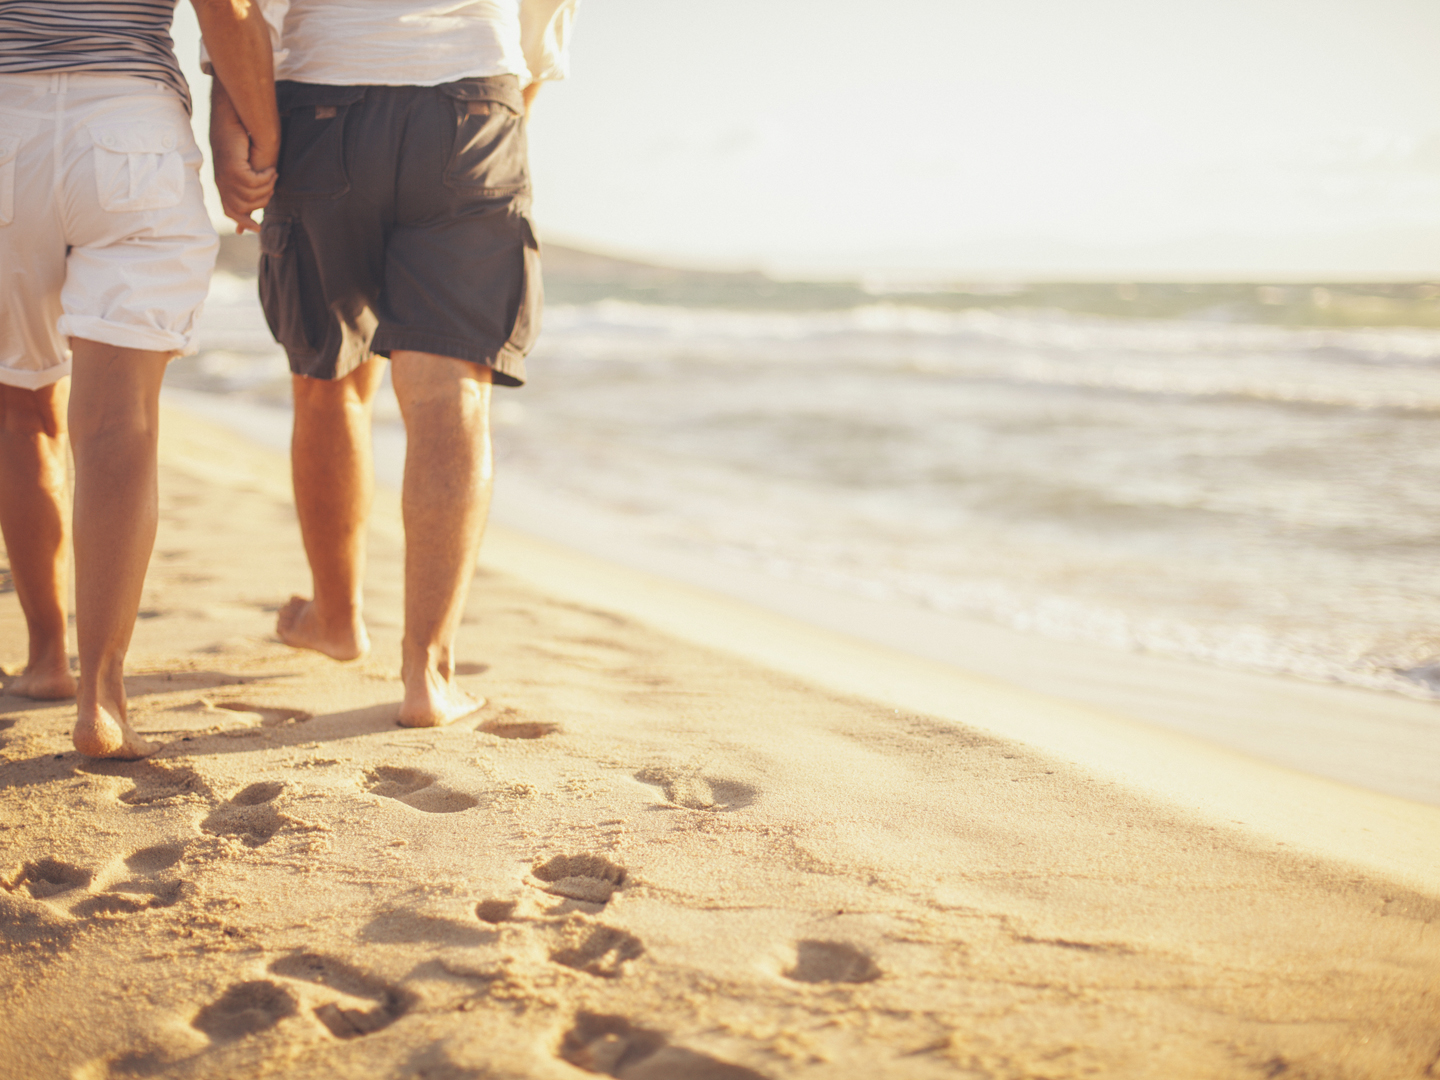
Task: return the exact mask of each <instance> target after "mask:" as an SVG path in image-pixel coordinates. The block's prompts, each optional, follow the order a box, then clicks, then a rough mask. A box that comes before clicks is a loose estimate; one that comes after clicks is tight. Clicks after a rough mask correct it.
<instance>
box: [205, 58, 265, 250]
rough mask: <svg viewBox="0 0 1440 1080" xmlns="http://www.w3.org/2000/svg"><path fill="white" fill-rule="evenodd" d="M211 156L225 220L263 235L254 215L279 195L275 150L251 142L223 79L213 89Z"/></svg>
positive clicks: (237, 227)
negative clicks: (277, 191) (276, 184)
mask: <svg viewBox="0 0 1440 1080" xmlns="http://www.w3.org/2000/svg"><path fill="white" fill-rule="evenodd" d="M210 154H211V157H212V158H213V161H214V166H215V186H216V187H217V188H219V189H220V204H221V205H222V206H223V207H224V208H225V216H226V217H228V218H229V219H230V220H231V221H233V222H235V231H236V232H237V233H243V232H246V231H247V230H248V231H252V232H259V231H260V226H259V225H258V224H256V222H255V219H254V218H252V217H251V216H250V215H251V214H252V213H254V212H255V211H256V210H263V209H264V208H265V206H266V204H267V203H269V202H270V196H271V195H272V194H273V193H274V191H275V157H276V153H275V149H274V148H273V147H260V146H257V145H256V144H255V143H254V142H253V141H252V140H251V138H250V133H249V132H247V131H246V130H245V125H244V124H242V123H241V122H240V114H239V113H237V112H236V111H235V106H234V104H233V103H232V102H231V100H230V95H229V94H227V93H226V92H225V87H224V86H222V85H221V84H220V80H219V79H216V80H215V81H214V82H213V83H212V84H211V87H210Z"/></svg>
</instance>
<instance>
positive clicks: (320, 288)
mask: <svg viewBox="0 0 1440 1080" xmlns="http://www.w3.org/2000/svg"><path fill="white" fill-rule="evenodd" d="M276 91H277V96H278V99H279V105H280V115H281V123H282V125H283V138H282V142H281V149H280V164H279V179H278V181H277V183H276V188H275V195H274V198H273V199H272V200H271V202H270V205H269V206H268V207H267V208H266V210H265V220H264V223H263V225H262V227H261V233H260V248H261V257H260V299H261V302H262V303H263V305H264V308H265V317H266V319H267V320H268V321H269V323H270V329H271V331H272V332H273V333H274V335H275V339H276V340H277V341H279V342H280V344H281V345H283V346H284V347H285V351H286V353H287V354H288V356H289V358H290V368H291V370H292V371H293V372H295V373H296V374H297V375H305V376H309V377H311V378H316V379H338V378H343V377H344V376H346V375H348V374H349V373H350V372H351V371H353V370H355V368H356V367H357V366H358V365H360V364H361V363H363V362H365V361H366V360H368V359H370V357H371V356H372V355H379V356H387V357H388V356H390V355H391V354H392V353H393V352H394V351H396V350H413V351H416V352H427V353H434V354H438V355H440V356H451V357H455V358H457V359H460V360H468V361H472V362H474V363H477V364H484V365H486V366H488V367H490V368H491V369H492V371H493V378H494V381H495V382H497V383H499V384H501V385H509V386H519V385H520V384H521V383H523V382H524V380H525V354H526V353H527V352H528V351H529V350H530V347H531V345H532V344H534V341H535V338H536V336H537V334H538V333H539V329H540V307H541V281H540V256H539V248H538V244H537V242H536V239H535V231H534V227H533V225H532V223H531V220H530V175H529V167H528V164H527V154H526V146H525V121H524V104H523V101H522V98H521V95H520V86H519V82H518V80H517V79H516V78H515V77H514V76H513V75H505V76H497V77H493V78H475V79H462V80H460V81H458V82H453V83H447V84H445V85H442V86H322V85H317V84H312V83H297V82H280V83H278V84H277V86H276Z"/></svg>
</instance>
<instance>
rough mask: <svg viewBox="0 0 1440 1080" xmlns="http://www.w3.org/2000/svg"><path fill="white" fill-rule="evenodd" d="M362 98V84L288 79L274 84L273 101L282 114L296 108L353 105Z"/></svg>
mask: <svg viewBox="0 0 1440 1080" xmlns="http://www.w3.org/2000/svg"><path fill="white" fill-rule="evenodd" d="M364 99H365V87H363V86H323V85H321V84H320V83H301V82H291V81H290V80H289V79H282V80H281V81H280V82H277V83H276V84H275V103H276V105H277V106H278V107H279V109H280V112H281V113H282V114H284V113H288V112H293V111H294V110H296V109H310V108H332V109H333V108H338V107H339V106H341V105H354V104H355V103H356V102H357V101H363V100H364Z"/></svg>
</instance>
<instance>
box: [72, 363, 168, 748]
mask: <svg viewBox="0 0 1440 1080" xmlns="http://www.w3.org/2000/svg"><path fill="white" fill-rule="evenodd" d="M70 349H71V353H72V355H73V357H74V363H75V366H74V369H73V373H72V375H71V383H72V385H71V388H70V442H71V446H72V447H73V448H74V451H75V630H76V636H77V637H78V638H79V643H80V694H79V698H80V700H79V703H78V704H79V710H80V715H79V719H78V720H77V721H76V724H75V733H74V740H75V748H76V749H77V750H79V751H80V752H81V753H82V754H87V755H89V756H90V757H113V758H137V757H144V756H145V755H146V754H151V753H154V752H155V751H156V750H157V749H159V747H157V746H156V745H155V744H154V743H150V742H146V741H145V740H144V739H142V738H141V737H140V736H139V735H138V734H136V732H135V729H134V728H132V727H131V726H130V722H129V720H128V718H127V715H126V707H125V683H124V674H125V653H126V650H128V649H129V647H130V635H131V634H132V633H133V632H134V630H135V614H136V612H137V611H138V610H139V608H140V593H141V590H142V588H143V587H144V585H145V569H146V567H147V566H148V565H149V563H150V552H151V549H152V548H153V547H154V546H155V526H156V522H157V521H158V519H159V491H158V489H157V484H156V476H155V468H156V444H157V440H158V438H159V434H160V383H161V380H162V379H164V377H165V365H166V364H167V363H168V362H169V360H170V356H171V354H170V353H164V352H148V351H142V350H139V349H122V348H119V347H117V346H115V345H104V344H101V343H100V342H96V341H86V340H84V339H82V338H72V339H71V342H70Z"/></svg>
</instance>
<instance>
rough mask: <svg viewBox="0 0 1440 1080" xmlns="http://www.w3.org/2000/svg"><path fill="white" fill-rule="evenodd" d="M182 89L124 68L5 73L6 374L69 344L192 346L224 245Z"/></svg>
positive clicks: (23, 374)
mask: <svg viewBox="0 0 1440 1080" xmlns="http://www.w3.org/2000/svg"><path fill="white" fill-rule="evenodd" d="M201 160H202V158H201V155H200V149H199V147H197V146H196V145H195V138H194V136H193V135H192V134H191V132H190V118H189V116H188V115H187V114H186V112H185V104H184V102H182V101H181V100H180V97H179V95H177V94H176V93H175V91H174V90H172V89H170V88H169V87H167V86H163V85H161V84H160V83H157V82H151V81H149V80H148V79H140V78H134V77H132V76H129V75H86V74H80V73H75V72H57V73H52V74H37V75H0V383H6V384H9V385H10V386H19V387H23V388H25V389H30V390H34V389H38V388H39V387H42V386H48V385H49V384H50V383H53V382H55V381H56V380H58V379H61V378H64V377H65V376H66V375H68V374H69V373H70V353H69V348H68V346H67V339H68V338H71V337H78V338H86V339H89V340H91V341H100V342H104V343H105V344H107V345H119V346H121V347H123V348H127V349H146V350H153V351H157V352H171V351H173V352H180V353H183V352H191V351H193V347H192V345H191V339H192V337H193V335H194V328H195V321H196V319H197V318H198V317H199V315H200V306H201V304H203V303H204V300H205V293H206V291H207V290H208V289H209V287H210V273H211V271H212V270H214V268H215V254H216V252H217V250H218V249H219V240H218V239H217V238H216V235H215V228H214V226H212V225H211V224H210V217H209V215H208V214H207V213H206V211H205V201H204V198H203V196H202V195H201V191H200V163H201Z"/></svg>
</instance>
